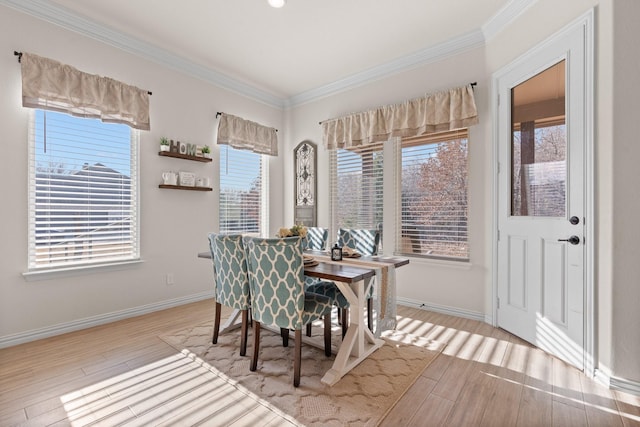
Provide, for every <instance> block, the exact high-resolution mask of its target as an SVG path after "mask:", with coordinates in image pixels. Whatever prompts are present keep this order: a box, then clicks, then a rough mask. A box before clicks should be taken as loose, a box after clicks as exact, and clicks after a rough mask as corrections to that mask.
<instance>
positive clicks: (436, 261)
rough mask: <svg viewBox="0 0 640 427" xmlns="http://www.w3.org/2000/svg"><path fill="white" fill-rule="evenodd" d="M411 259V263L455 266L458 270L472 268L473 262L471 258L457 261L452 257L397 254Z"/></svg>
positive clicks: (446, 266)
mask: <svg viewBox="0 0 640 427" xmlns="http://www.w3.org/2000/svg"><path fill="white" fill-rule="evenodd" d="M397 256H401V257H405V258H409V259H410V260H411V265H426V266H430V267H444V268H454V269H457V270H471V269H472V268H473V264H472V263H471V262H470V261H469V260H465V261H455V260H452V259H443V258H429V257H412V256H411V255H397Z"/></svg>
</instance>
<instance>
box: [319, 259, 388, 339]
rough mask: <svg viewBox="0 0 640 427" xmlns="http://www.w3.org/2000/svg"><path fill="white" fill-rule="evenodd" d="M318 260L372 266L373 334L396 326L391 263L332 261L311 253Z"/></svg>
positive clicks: (364, 260) (365, 260)
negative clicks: (373, 278) (373, 281)
mask: <svg viewBox="0 0 640 427" xmlns="http://www.w3.org/2000/svg"><path fill="white" fill-rule="evenodd" d="M313 256H314V257H315V258H318V259H319V261H322V262H326V263H329V264H352V265H354V266H356V267H357V266H361V267H369V268H373V269H374V270H375V272H376V275H375V283H374V297H375V298H374V299H373V301H374V304H373V311H374V316H373V317H374V324H375V327H374V335H375V337H376V338H379V337H380V334H381V333H382V332H383V331H387V330H389V329H395V328H396V313H397V309H396V269H395V267H394V266H393V264H388V263H385V262H378V261H371V260H367V259H361V258H342V261H332V260H331V257H329V256H328V255H319V254H315V253H314V254H313Z"/></svg>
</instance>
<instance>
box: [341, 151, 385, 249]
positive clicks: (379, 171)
mask: <svg viewBox="0 0 640 427" xmlns="http://www.w3.org/2000/svg"><path fill="white" fill-rule="evenodd" d="M382 150H383V144H382V143H376V144H369V145H367V146H366V147H365V148H351V149H338V150H336V151H335V152H334V154H333V155H332V156H331V165H330V167H331V188H332V215H333V221H332V224H334V228H335V229H334V231H333V232H334V233H337V229H338V228H364V229H379V228H380V227H381V226H382V207H383V192H382V189H383V186H382V176H383V154H382ZM380 252H381V251H380Z"/></svg>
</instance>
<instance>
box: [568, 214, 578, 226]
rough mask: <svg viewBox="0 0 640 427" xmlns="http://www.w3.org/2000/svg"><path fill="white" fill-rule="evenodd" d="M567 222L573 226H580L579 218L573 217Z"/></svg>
mask: <svg viewBox="0 0 640 427" xmlns="http://www.w3.org/2000/svg"><path fill="white" fill-rule="evenodd" d="M569 222H570V223H571V224H573V225H577V224H580V218H578V217H577V216H575V215H574V216H572V217H571V218H569Z"/></svg>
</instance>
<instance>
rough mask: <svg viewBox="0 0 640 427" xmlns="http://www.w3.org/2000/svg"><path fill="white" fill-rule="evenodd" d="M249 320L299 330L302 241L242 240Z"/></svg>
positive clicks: (301, 324) (302, 274) (302, 294)
mask: <svg viewBox="0 0 640 427" xmlns="http://www.w3.org/2000/svg"><path fill="white" fill-rule="evenodd" d="M244 242H245V247H246V251H247V259H248V266H249V283H250V288H251V316H252V317H253V319H254V320H256V321H258V322H260V323H264V324H267V325H275V326H278V327H280V328H285V329H301V328H302V326H304V325H303V322H302V313H303V311H304V301H305V295H304V265H303V261H302V238H301V237H285V238H273V239H264V238H257V237H245V238H244Z"/></svg>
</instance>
